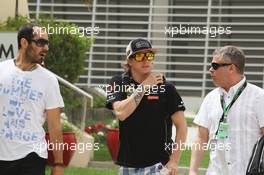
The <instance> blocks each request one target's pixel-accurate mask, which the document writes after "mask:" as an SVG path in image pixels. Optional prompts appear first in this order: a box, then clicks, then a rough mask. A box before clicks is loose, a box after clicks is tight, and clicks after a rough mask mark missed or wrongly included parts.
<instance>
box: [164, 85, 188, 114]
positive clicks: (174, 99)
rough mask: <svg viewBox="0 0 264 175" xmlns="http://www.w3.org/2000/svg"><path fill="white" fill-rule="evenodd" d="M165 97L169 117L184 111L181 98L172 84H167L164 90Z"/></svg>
mask: <svg viewBox="0 0 264 175" xmlns="http://www.w3.org/2000/svg"><path fill="white" fill-rule="evenodd" d="M166 94H167V95H166V97H167V99H168V103H167V104H168V106H167V107H168V108H167V109H168V113H169V116H172V115H173V114H174V113H175V112H177V111H184V110H185V106H184V103H183V100H182V98H181V97H180V95H179V94H178V92H177V90H176V88H175V86H174V85H173V84H170V83H168V84H167V88H166Z"/></svg>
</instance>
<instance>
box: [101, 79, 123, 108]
mask: <svg viewBox="0 0 264 175" xmlns="http://www.w3.org/2000/svg"><path fill="white" fill-rule="evenodd" d="M123 88H124V86H123V83H122V77H121V76H115V77H113V78H112V79H111V80H110V83H109V84H108V85H107V87H106V93H107V97H106V105H105V106H106V107H107V108H108V109H111V110H112V109H113V106H112V104H113V102H115V101H121V100H124V99H126V97H127V96H126V93H125V90H124V89H123Z"/></svg>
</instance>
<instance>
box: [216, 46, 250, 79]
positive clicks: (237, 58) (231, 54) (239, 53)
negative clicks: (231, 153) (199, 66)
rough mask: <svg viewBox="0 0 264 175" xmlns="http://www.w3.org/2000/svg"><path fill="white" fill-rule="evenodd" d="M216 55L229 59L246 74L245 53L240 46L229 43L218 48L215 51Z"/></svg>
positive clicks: (239, 70)
mask: <svg viewBox="0 0 264 175" xmlns="http://www.w3.org/2000/svg"><path fill="white" fill-rule="evenodd" d="M214 55H220V56H222V57H223V58H224V59H229V60H230V61H231V63H232V64H234V65H236V67H237V70H238V72H239V73H240V74H244V69H245V54H244V52H243V50H241V49H240V48H239V47H236V46H232V45H228V46H224V47H221V48H218V49H216V50H215V51H214V53H213V56H214Z"/></svg>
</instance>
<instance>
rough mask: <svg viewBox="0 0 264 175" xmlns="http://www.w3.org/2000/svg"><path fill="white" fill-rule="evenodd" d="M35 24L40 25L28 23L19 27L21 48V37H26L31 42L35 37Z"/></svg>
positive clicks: (19, 44)
mask: <svg viewBox="0 0 264 175" xmlns="http://www.w3.org/2000/svg"><path fill="white" fill-rule="evenodd" d="M35 26H38V27H40V26H39V25H37V24H33V23H27V24H24V25H23V26H21V27H20V28H19V30H18V34H17V43H18V49H20V48H21V43H20V40H21V38H25V39H26V40H27V41H28V42H29V43H31V42H32V39H33V37H34V33H33V31H34V30H33V28H34V27H35Z"/></svg>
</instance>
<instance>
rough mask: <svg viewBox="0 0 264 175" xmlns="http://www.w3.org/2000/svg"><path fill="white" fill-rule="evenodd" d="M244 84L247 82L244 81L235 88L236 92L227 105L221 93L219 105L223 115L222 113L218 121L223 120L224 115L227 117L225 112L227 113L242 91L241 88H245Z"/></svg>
mask: <svg viewBox="0 0 264 175" xmlns="http://www.w3.org/2000/svg"><path fill="white" fill-rule="evenodd" d="M246 86H247V82H246V81H245V83H244V84H243V85H242V86H241V87H240V88H239V89H238V90H237V92H236V94H235V96H234V97H233V99H232V101H231V102H230V103H229V105H227V106H225V104H224V96H223V95H221V106H222V109H223V115H222V118H221V120H220V121H223V120H224V117H227V114H228V112H229V110H230V108H231V107H232V106H233V104H234V103H235V101H236V100H237V99H238V97H239V96H240V94H241V93H242V92H243V90H244V89H245V88H246Z"/></svg>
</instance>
